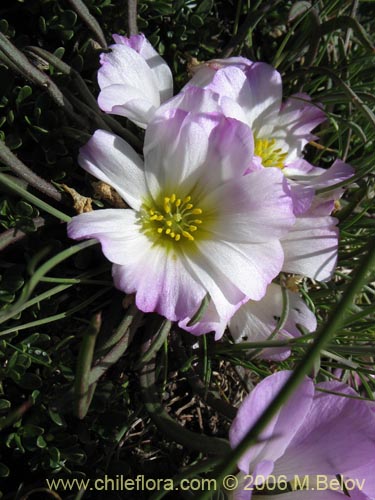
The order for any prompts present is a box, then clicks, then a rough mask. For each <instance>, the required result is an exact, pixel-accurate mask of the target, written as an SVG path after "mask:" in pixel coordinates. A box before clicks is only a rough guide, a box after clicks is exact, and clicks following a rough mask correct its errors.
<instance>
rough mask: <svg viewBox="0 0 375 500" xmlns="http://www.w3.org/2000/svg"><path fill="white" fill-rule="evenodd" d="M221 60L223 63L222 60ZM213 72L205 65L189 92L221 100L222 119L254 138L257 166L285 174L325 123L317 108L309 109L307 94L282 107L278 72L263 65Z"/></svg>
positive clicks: (283, 104)
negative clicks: (203, 91)
mask: <svg viewBox="0 0 375 500" xmlns="http://www.w3.org/2000/svg"><path fill="white" fill-rule="evenodd" d="M224 61H225V60H224ZM216 65H217V67H218V69H217V70H216V71H212V65H211V66H210V72H211V80H208V79H207V76H205V77H204V78H203V79H202V77H201V75H200V72H201V71H202V72H204V75H206V73H207V67H206V65H202V68H201V70H199V69H197V70H196V72H195V76H194V77H193V78H192V80H190V82H189V83H188V84H187V87H190V86H194V85H198V86H201V85H202V80H203V81H204V82H205V85H204V87H205V88H208V89H210V90H212V91H213V92H215V93H216V94H218V95H219V96H220V105H221V107H222V110H223V113H224V114H225V115H226V116H231V117H233V118H236V119H237V120H240V121H242V122H244V123H247V124H248V125H249V127H250V128H251V130H252V132H253V134H254V156H255V157H256V160H257V166H258V167H259V166H261V165H262V166H264V167H278V168H280V169H283V168H284V167H285V166H286V165H290V164H291V163H293V162H294V161H295V160H298V159H300V157H301V155H302V152H303V148H304V147H305V145H306V144H307V143H308V142H309V141H311V140H313V139H316V136H314V135H313V134H312V133H311V131H312V130H313V129H314V128H315V127H316V126H317V125H319V124H320V123H322V122H323V121H325V120H326V115H325V113H324V112H323V111H322V110H321V109H320V107H319V106H317V105H314V104H311V102H310V101H311V99H310V97H309V96H308V95H307V94H302V93H299V94H294V95H293V96H291V97H290V98H289V99H287V100H286V101H285V102H282V92H283V89H282V79H281V75H280V73H279V72H278V71H276V70H275V69H274V68H272V66H270V65H269V64H266V63H262V62H255V63H254V62H252V61H249V64H248V65H245V64H243V62H240V63H237V64H231V65H227V64H226V63H225V64H224V65H223V66H222V67H220V64H219V60H217V61H216Z"/></svg>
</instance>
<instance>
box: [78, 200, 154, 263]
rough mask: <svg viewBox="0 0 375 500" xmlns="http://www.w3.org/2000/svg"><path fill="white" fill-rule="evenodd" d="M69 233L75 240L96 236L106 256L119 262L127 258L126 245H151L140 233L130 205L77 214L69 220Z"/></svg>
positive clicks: (123, 261)
mask: <svg viewBox="0 0 375 500" xmlns="http://www.w3.org/2000/svg"><path fill="white" fill-rule="evenodd" d="M68 236H69V238H73V239H74V240H83V239H88V238H95V239H97V240H98V241H100V243H101V245H102V250H103V253H104V255H105V256H106V257H107V259H108V260H110V261H111V262H114V263H116V264H125V263H126V262H127V260H128V256H127V245H134V246H135V247H136V248H137V249H138V251H139V250H140V249H142V250H143V249H147V248H148V247H149V246H150V243H149V242H148V240H147V239H146V238H145V236H144V235H143V234H142V233H139V231H138V227H137V220H136V215H135V212H134V211H133V210H130V209H120V208H109V209H106V210H95V211H94V212H86V213H83V214H80V215H76V216H75V217H73V219H72V220H71V221H70V222H69V223H68Z"/></svg>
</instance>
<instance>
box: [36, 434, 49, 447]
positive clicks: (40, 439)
mask: <svg viewBox="0 0 375 500" xmlns="http://www.w3.org/2000/svg"><path fill="white" fill-rule="evenodd" d="M36 445H37V447H38V448H45V447H46V446H47V443H46V441H45V439H44V437H43V436H38V438H37V440H36Z"/></svg>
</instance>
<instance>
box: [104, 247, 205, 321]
mask: <svg viewBox="0 0 375 500" xmlns="http://www.w3.org/2000/svg"><path fill="white" fill-rule="evenodd" d="M137 250H138V253H137ZM127 253H128V256H129V260H128V262H127V263H126V265H121V266H119V265H115V266H113V273H112V274H113V278H114V282H115V285H116V287H117V288H119V289H120V290H123V291H124V292H126V293H136V304H137V307H138V308H139V309H140V310H141V311H144V312H157V313H159V314H161V315H162V316H164V317H166V318H167V319H169V320H171V321H179V320H183V319H185V318H187V317H189V318H190V317H192V316H193V315H194V313H195V312H196V311H197V309H198V308H199V306H200V304H201V302H202V300H203V298H204V297H205V295H206V290H205V289H204V287H202V285H201V284H200V283H199V282H197V281H196V280H194V279H193V277H192V276H191V273H190V272H189V271H188V270H187V269H186V267H185V266H184V261H183V259H181V258H180V256H178V255H175V254H174V252H173V251H169V252H166V250H165V249H164V248H163V247H160V246H155V245H154V246H149V248H147V250H143V251H142V250H141V249H140V248H136V247H134V251H132V252H127ZM129 254H130V255H129Z"/></svg>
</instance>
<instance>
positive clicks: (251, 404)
mask: <svg viewBox="0 0 375 500" xmlns="http://www.w3.org/2000/svg"><path fill="white" fill-rule="evenodd" d="M290 375H291V372H290V371H281V372H278V373H274V374H273V375H270V376H269V377H267V378H265V379H264V380H262V382H260V383H259V384H258V385H257V386H256V387H255V389H253V390H252V391H251V393H250V394H249V395H248V396H247V397H246V398H245V399H244V401H243V402H242V404H241V406H240V408H239V410H238V413H237V415H236V418H235V419H234V421H233V423H232V425H231V428H230V431H229V440H230V444H231V446H232V447H233V448H234V447H235V446H236V445H237V444H238V443H239V442H240V441H241V440H242V438H243V437H244V436H245V435H246V433H247V431H249V430H250V428H251V427H252V426H253V424H254V423H255V422H256V421H257V420H258V418H260V416H261V415H262V413H263V411H264V410H265V409H266V408H267V406H268V405H269V404H270V402H271V401H272V400H273V399H274V397H275V396H276V394H277V393H278V392H279V391H280V390H281V388H282V387H283V386H284V385H285V384H286V382H287V380H288V378H289V377H290ZM313 395H314V385H313V382H312V380H310V379H308V378H307V377H306V378H305V379H304V380H303V381H302V383H301V384H300V385H299V387H298V389H297V390H296V391H295V392H294V393H293V395H292V396H291V397H290V398H289V399H288V401H287V402H286V403H285V404H284V405H283V406H282V407H281V408H280V410H279V411H278V412H277V414H276V415H275V416H274V418H273V419H272V420H271V422H270V423H269V424H268V425H267V427H266V429H265V430H264V431H263V432H262V433H261V434H260V436H259V439H260V442H259V443H258V444H256V445H255V446H252V447H251V448H250V449H249V450H248V451H247V452H246V453H245V454H244V455H243V456H242V457H241V459H240V460H239V462H238V467H239V469H240V470H241V471H242V472H245V473H252V472H253V470H254V467H255V465H256V464H258V463H260V462H262V461H265V460H267V461H272V462H275V461H276V460H277V459H278V458H280V457H282V455H283V454H284V452H285V450H286V449H287V447H288V445H289V443H290V442H291V440H292V439H293V437H294V436H295V435H296V434H297V433H298V431H299V428H300V426H301V424H302V422H303V421H304V419H305V417H306V415H307V414H308V412H309V410H310V407H311V404H312V398H313Z"/></svg>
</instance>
